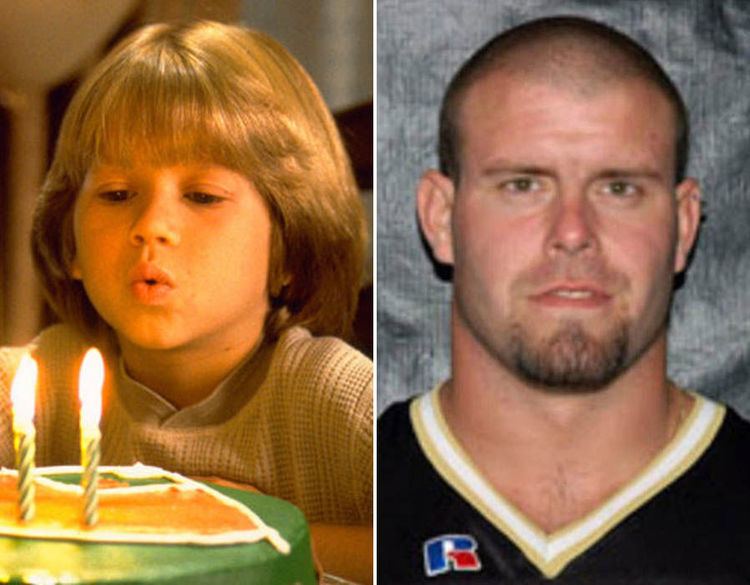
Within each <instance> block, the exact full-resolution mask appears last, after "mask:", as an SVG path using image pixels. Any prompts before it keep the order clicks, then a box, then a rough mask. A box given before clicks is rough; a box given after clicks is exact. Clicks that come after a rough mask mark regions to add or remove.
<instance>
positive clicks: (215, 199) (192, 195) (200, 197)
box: [185, 191, 224, 205]
mask: <svg viewBox="0 0 750 585" xmlns="http://www.w3.org/2000/svg"><path fill="white" fill-rule="evenodd" d="M185 198H186V199H187V200H189V201H192V202H193V203H197V204H199V205H214V204H216V203H221V202H222V201H223V200H224V197H219V196H218V195H212V194H211V193H204V192H202V191H190V192H189V193H185Z"/></svg>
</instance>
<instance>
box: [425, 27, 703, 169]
mask: <svg viewBox="0 0 750 585" xmlns="http://www.w3.org/2000/svg"><path fill="white" fill-rule="evenodd" d="M495 71H503V72H504V73H507V74H508V75H510V76H514V77H518V78H522V79H527V80H531V81H534V82H541V83H548V84H550V85H554V86H559V87H560V89H561V90H565V91H573V92H575V93H578V94H580V95H582V96H588V95H592V96H593V95H596V94H597V93H598V92H600V91H603V90H605V89H608V88H611V87H612V86H614V85H616V84H618V83H622V82H623V81H627V80H633V79H640V80H645V81H647V82H649V83H652V84H653V85H654V87H656V88H657V89H658V90H659V91H661V92H662V93H663V94H664V96H665V97H666V98H667V100H668V101H669V103H670V104H671V106H672V108H673V111H674V116H675V128H676V136H675V180H676V182H679V181H681V180H682V178H683V177H684V173H685V167H686V165H687V156H688V138H689V129H688V117H687V110H686V108H685V104H684V102H683V100H682V97H681V96H680V93H679V91H678V90H677V88H676V87H675V85H674V83H673V82H672V81H671V80H670V79H669V77H668V76H667V74H666V73H665V72H664V70H663V69H662V68H661V66H660V65H659V64H658V63H657V62H656V60H655V59H654V58H653V57H652V56H651V54H650V53H648V51H646V50H645V49H644V48H643V47H641V46H640V45H639V44H637V43H636V42H635V41H633V40H632V39H630V38H629V37H627V36H625V35H624V34H622V33H620V32H618V31H616V30H614V29H612V28H610V27H608V26H605V25H603V24H600V23H597V22H594V21H592V20H587V19H583V18H577V17H553V18H543V19H539V20H533V21H531V22H527V23H525V24H522V25H520V26H517V27H515V28H512V29H510V30H508V31H506V32H504V33H501V34H499V35H497V36H496V37H494V38H492V39H491V40H490V41H489V42H488V43H486V44H485V45H484V46H483V47H482V48H480V49H479V50H478V51H477V52H476V53H474V55H472V56H471V58H469V60H468V61H466V62H465V63H464V64H463V66H462V67H461V68H460V69H459V70H458V72H457V73H456V74H455V75H454V77H453V79H452V80H451V82H450V84H449V85H448V89H447V90H446V92H445V95H444V97H443V103H442V106H441V109H440V132H439V144H438V155H439V158H440V170H441V171H442V172H443V173H444V174H445V175H447V176H449V177H450V178H451V179H453V181H454V182H456V183H457V182H458V180H459V177H460V164H459V159H460V156H459V155H460V147H461V132H460V127H459V122H458V120H459V113H460V109H461V105H462V103H463V98H464V95H465V94H466V91H467V90H468V88H469V87H470V86H471V85H472V84H473V83H474V82H475V81H477V80H478V79H480V78H482V77H484V76H485V75H488V74H489V73H491V72H495Z"/></svg>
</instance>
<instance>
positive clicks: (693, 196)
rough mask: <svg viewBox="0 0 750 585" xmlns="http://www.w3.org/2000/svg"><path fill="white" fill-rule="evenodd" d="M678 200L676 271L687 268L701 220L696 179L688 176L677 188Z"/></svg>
mask: <svg viewBox="0 0 750 585" xmlns="http://www.w3.org/2000/svg"><path fill="white" fill-rule="evenodd" d="M675 195H676V200H677V249H676V251H675V259H674V271H675V274H678V273H680V272H682V271H683V270H685V267H686V266H687V262H688V258H689V257H690V251H691V250H692V249H693V244H695V239H696V237H697V236H698V228H699V227H700V222H701V191H700V186H699V185H698V182H697V181H696V180H695V179H691V178H687V179H685V180H684V181H682V182H681V183H680V184H679V185H677V188H676V190H675Z"/></svg>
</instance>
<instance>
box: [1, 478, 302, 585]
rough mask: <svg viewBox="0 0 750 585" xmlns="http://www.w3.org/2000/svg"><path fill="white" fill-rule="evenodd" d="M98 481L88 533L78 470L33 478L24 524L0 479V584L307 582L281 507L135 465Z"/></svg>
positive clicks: (7, 482) (290, 516)
mask: <svg viewBox="0 0 750 585" xmlns="http://www.w3.org/2000/svg"><path fill="white" fill-rule="evenodd" d="M100 474H101V477H102V481H101V482H100V487H99V490H98V493H99V521H98V522H97V524H96V525H95V526H94V527H91V528H89V527H86V526H84V524H83V522H82V514H81V511H82V506H83V500H82V498H83V491H82V489H81V488H80V486H79V485H78V483H79V481H80V468H77V467H56V468H41V469H37V470H36V473H35V485H36V498H35V508H36V510H35V515H34V518H33V519H32V520H30V521H28V522H21V521H20V520H18V508H17V500H18V494H17V488H16V484H17V476H16V472H15V471H11V470H2V471H1V472H0V583H8V582H10V583H35V584H46V583H70V584H72V583H96V584H105V583H159V584H162V583H164V584H175V585H176V584H178V583H179V584H180V585H183V584H185V585H189V584H200V585H203V584H208V585H211V584H215V583H231V584H235V583H253V584H256V583H257V584H269V585H277V584H278V585H282V584H293V583H300V584H303V585H307V584H313V583H315V582H316V579H315V570H314V567H313V562H312V555H311V550H310V535H309V530H308V526H307V523H306V521H305V519H304V517H303V515H302V513H301V512H300V511H299V510H298V509H297V508H295V507H294V506H293V505H291V504H289V503H288V502H285V501H282V500H278V499H276V498H272V497H270V496H265V495H262V494H257V493H252V492H247V491H244V490H238V489H231V488H226V487H222V486H216V485H212V486H210V487H209V486H207V485H206V484H202V483H199V482H196V481H193V480H189V479H187V478H184V477H182V476H180V475H177V474H174V473H169V472H166V471H164V470H161V469H158V468H154V467H145V466H141V465H136V466H131V467H102V468H101V471H100Z"/></svg>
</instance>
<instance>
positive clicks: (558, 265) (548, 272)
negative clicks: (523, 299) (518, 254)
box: [517, 258, 629, 291]
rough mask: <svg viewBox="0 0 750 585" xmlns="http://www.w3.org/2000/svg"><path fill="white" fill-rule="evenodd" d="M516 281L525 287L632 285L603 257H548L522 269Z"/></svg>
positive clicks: (619, 287)
mask: <svg viewBox="0 0 750 585" xmlns="http://www.w3.org/2000/svg"><path fill="white" fill-rule="evenodd" d="M517 282H518V283H519V284H520V285H521V286H523V287H524V289H530V290H534V291H536V290H539V289H540V288H544V287H547V286H549V285H550V284H553V283H576V282H586V283H594V284H596V285H597V286H599V287H601V288H602V289H605V290H608V291H617V290H622V289H624V288H627V287H628V286H629V279H628V277H627V276H626V275H625V274H623V273H622V272H620V271H618V270H616V269H614V268H612V267H611V266H609V265H608V264H607V263H606V261H604V260H603V259H601V258H590V259H589V258H562V259H554V260H545V261H542V262H540V263H539V264H536V265H534V266H532V267H531V268H529V269H528V270H526V271H524V272H523V273H521V275H520V277H519V278H518V280H517Z"/></svg>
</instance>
